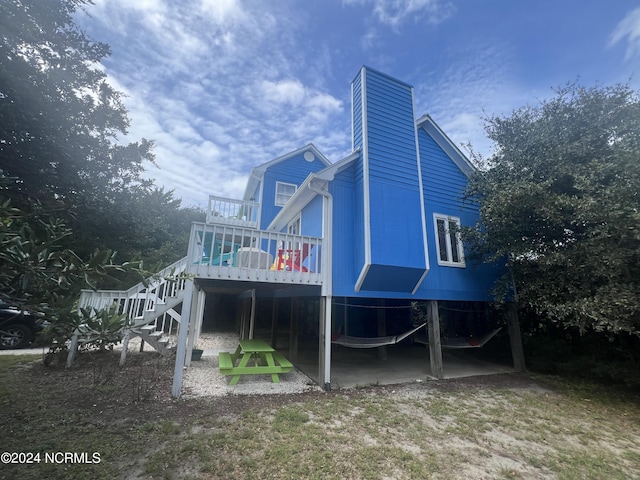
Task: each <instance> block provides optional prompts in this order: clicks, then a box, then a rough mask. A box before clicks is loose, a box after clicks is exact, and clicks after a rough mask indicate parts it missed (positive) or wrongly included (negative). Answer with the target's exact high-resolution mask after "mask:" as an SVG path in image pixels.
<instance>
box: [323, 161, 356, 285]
mask: <svg viewBox="0 0 640 480" xmlns="http://www.w3.org/2000/svg"><path fill="white" fill-rule="evenodd" d="M361 172H362V168H361V164H360V162H357V163H356V164H355V165H354V166H352V167H350V168H348V169H346V170H344V171H342V172H340V173H339V174H338V175H336V177H335V179H334V180H333V181H332V182H331V183H330V184H329V192H330V193H331V196H332V197H333V238H332V239H331V240H332V242H333V243H332V246H333V248H332V253H333V265H332V273H333V277H332V280H333V282H332V283H333V292H334V295H352V294H353V292H354V285H355V283H356V280H357V278H358V274H359V273H360V268H361V267H362V262H363V260H364V251H363V248H364V246H363V235H364V234H363V222H364V220H363V214H362V189H361V186H360V188H359V187H358V183H357V182H356V179H357V178H358V177H361ZM358 191H359V192H360V193H359V194H358V193H357V192H358ZM358 205H359V207H358ZM336 292H340V293H336Z"/></svg>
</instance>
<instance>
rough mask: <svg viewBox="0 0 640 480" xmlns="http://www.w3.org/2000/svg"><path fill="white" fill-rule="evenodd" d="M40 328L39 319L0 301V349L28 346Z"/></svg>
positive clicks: (40, 322) (41, 324)
mask: <svg viewBox="0 0 640 480" xmlns="http://www.w3.org/2000/svg"><path fill="white" fill-rule="evenodd" d="M42 328H43V323H42V321H41V320H40V319H38V318H36V317H34V316H33V315H31V314H30V313H28V312H22V311H20V310H19V309H17V308H15V307H12V306H11V305H9V304H8V303H5V302H2V301H0V350H7V349H11V348H25V347H28V346H29V345H30V344H31V342H33V341H34V340H35V339H36V334H37V333H38V332H39V331H40V330H42Z"/></svg>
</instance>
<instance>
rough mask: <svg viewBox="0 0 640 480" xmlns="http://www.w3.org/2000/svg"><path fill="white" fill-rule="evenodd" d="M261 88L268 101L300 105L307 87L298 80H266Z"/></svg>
mask: <svg viewBox="0 0 640 480" xmlns="http://www.w3.org/2000/svg"><path fill="white" fill-rule="evenodd" d="M260 90H261V91H262V94H263V95H264V99H265V100H266V101H268V102H274V103H283V104H290V105H299V104H300V102H302V100H303V98H304V96H305V88H304V86H303V85H302V83H300V82H299V81H298V80H283V81H280V82H271V81H269V80H265V81H263V82H262V83H261V85H260Z"/></svg>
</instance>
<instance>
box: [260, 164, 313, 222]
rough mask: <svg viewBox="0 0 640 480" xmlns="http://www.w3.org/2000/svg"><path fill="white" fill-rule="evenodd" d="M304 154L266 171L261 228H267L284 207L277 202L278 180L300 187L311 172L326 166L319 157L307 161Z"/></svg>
mask: <svg viewBox="0 0 640 480" xmlns="http://www.w3.org/2000/svg"><path fill="white" fill-rule="evenodd" d="M303 155H304V153H303V152H302V153H300V154H299V155H295V156H293V157H291V158H288V159H286V160H283V161H281V162H279V163H276V164H275V165H272V166H270V167H269V168H267V170H266V171H265V173H264V177H263V190H262V204H261V212H260V225H259V228H266V227H267V225H269V224H270V223H271V221H272V220H273V219H274V218H275V216H276V215H277V214H278V212H280V210H282V207H280V206H276V204H275V200H276V182H284V183H291V184H294V185H296V186H298V187H299V186H300V184H302V182H304V180H305V178H307V176H308V175H309V174H310V173H314V172H318V171H320V170H322V169H324V168H325V165H324V163H322V162H321V161H320V160H319V159H317V158H316V159H314V160H313V161H312V162H307V161H306V160H305V159H304V156H303Z"/></svg>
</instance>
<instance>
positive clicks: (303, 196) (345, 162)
mask: <svg viewBox="0 0 640 480" xmlns="http://www.w3.org/2000/svg"><path fill="white" fill-rule="evenodd" d="M359 158H360V150H359V149H358V150H356V151H355V152H353V153H350V154H349V155H347V156H346V157H344V158H343V159H342V160H339V161H338V162H336V163H334V164H331V165H329V166H328V167H327V168H325V169H323V170H320V171H319V172H316V173H310V174H309V175H308V176H307V178H305V180H304V182H302V184H301V185H300V187H299V188H298V189H297V190H296V192H295V193H294V194H293V195H292V196H291V198H290V199H289V200H288V201H287V203H286V204H285V205H284V206H283V207H282V209H281V210H280V211H279V212H278V214H277V215H276V216H275V218H274V219H273V220H272V221H271V223H270V224H269V226H268V227H267V230H276V231H280V230H282V229H283V228H284V227H286V226H287V225H288V224H289V222H291V220H293V218H294V217H295V216H296V215H297V214H298V213H299V212H300V211H301V210H302V209H303V208H304V207H305V206H306V205H307V204H308V203H309V202H310V201H311V200H313V198H314V197H315V196H316V195H318V193H317V192H316V191H314V190H311V189H310V188H308V187H309V186H310V185H312V184H314V183H316V184H317V183H323V184H326V183H328V182H330V181H332V180H333V179H334V177H335V176H336V174H338V173H340V172H341V171H343V170H344V169H346V168H348V167H349V166H351V165H352V164H353V163H354V162H355V161H356V160H358V159H359Z"/></svg>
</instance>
